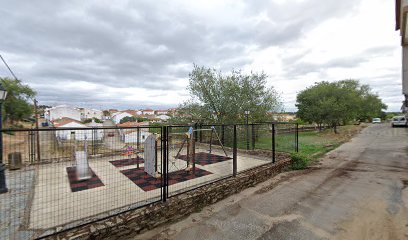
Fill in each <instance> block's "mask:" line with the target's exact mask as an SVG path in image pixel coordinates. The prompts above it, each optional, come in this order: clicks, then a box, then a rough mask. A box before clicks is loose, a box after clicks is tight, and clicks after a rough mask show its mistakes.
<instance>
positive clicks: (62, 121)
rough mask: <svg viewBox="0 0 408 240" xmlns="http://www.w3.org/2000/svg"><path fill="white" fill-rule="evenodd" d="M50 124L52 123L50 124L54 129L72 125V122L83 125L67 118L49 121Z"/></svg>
mask: <svg viewBox="0 0 408 240" xmlns="http://www.w3.org/2000/svg"><path fill="white" fill-rule="evenodd" d="M51 122H52V124H53V125H54V127H62V126H64V125H67V124H68V123H72V122H74V123H78V124H81V125H83V124H82V123H81V122H80V121H77V120H75V119H72V118H68V117H63V118H59V119H55V120H53V121H51ZM84 126H85V125H84Z"/></svg>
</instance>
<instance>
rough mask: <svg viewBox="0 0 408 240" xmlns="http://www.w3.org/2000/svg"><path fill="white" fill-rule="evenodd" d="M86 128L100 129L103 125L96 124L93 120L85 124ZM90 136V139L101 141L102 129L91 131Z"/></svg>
mask: <svg viewBox="0 0 408 240" xmlns="http://www.w3.org/2000/svg"><path fill="white" fill-rule="evenodd" d="M86 126H88V127H90V128H101V127H103V123H96V122H95V121H94V120H92V122H90V123H87V124H86ZM92 131H93V133H92V136H91V139H94V140H102V139H103V136H104V133H105V131H104V130H103V129H93V130H92Z"/></svg>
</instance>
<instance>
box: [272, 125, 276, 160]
mask: <svg viewBox="0 0 408 240" xmlns="http://www.w3.org/2000/svg"><path fill="white" fill-rule="evenodd" d="M275 135H276V132H275V123H272V163H275V160H276V156H275V154H276V151H275V147H276V143H275Z"/></svg>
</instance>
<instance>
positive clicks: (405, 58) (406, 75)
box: [395, 0, 408, 112]
mask: <svg viewBox="0 0 408 240" xmlns="http://www.w3.org/2000/svg"><path fill="white" fill-rule="evenodd" d="M395 14H396V18H395V19H396V22H395V29H396V30H399V31H400V35H401V47H402V94H403V95H404V97H405V101H404V102H403V105H402V107H401V109H402V110H403V111H404V112H408V0H396V5H395Z"/></svg>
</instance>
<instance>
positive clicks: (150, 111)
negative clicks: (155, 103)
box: [142, 109, 154, 115]
mask: <svg viewBox="0 0 408 240" xmlns="http://www.w3.org/2000/svg"><path fill="white" fill-rule="evenodd" d="M142 112H143V114H144V115H154V110H153V109H144V110H142Z"/></svg>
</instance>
